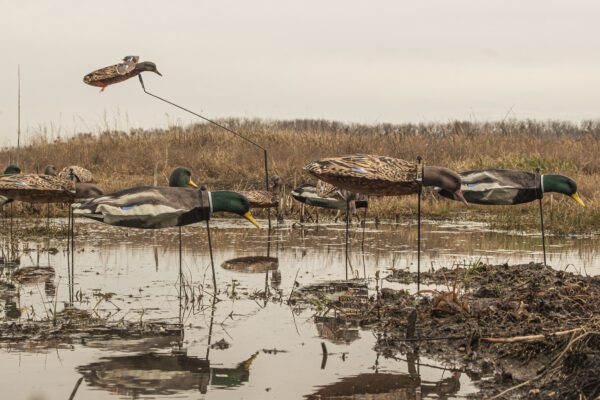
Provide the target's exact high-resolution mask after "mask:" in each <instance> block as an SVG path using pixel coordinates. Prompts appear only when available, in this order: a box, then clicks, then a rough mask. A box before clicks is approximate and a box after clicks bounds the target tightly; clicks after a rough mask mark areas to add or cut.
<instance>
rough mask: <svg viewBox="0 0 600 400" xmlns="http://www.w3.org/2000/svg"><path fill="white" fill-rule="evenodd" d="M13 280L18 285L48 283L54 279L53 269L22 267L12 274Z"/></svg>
mask: <svg viewBox="0 0 600 400" xmlns="http://www.w3.org/2000/svg"><path fill="white" fill-rule="evenodd" d="M12 277H13V279H14V280H15V281H17V282H19V283H20V284H34V283H42V282H48V281H51V280H53V279H54V268H53V267H22V268H19V269H17V270H16V271H15V272H13V275H12Z"/></svg>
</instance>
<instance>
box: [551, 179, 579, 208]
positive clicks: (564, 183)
mask: <svg viewBox="0 0 600 400" xmlns="http://www.w3.org/2000/svg"><path fill="white" fill-rule="evenodd" d="M542 185H543V188H544V193H549V192H552V193H562V194H564V195H567V196H570V197H571V198H572V199H573V200H575V201H576V202H577V203H578V204H579V205H581V206H582V207H585V204H583V201H582V200H581V198H579V195H578V194H577V182H575V181H574V180H573V179H571V178H569V177H568V176H564V175H542Z"/></svg>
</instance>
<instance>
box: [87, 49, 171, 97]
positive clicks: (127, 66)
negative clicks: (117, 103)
mask: <svg viewBox="0 0 600 400" xmlns="http://www.w3.org/2000/svg"><path fill="white" fill-rule="evenodd" d="M139 59H140V58H139V57H138V56H127V57H125V58H123V62H122V63H119V64H115V65H111V66H109V67H105V68H101V69H98V70H96V71H94V72H90V73H89V74H87V75H86V76H84V77H83V82H84V83H87V84H88V85H91V86H97V87H100V88H102V89H101V90H100V92H103V91H104V89H106V87H107V86H109V85H114V84H115V83H119V82H123V81H125V80H127V79H129V78H133V77H134V76H138V75H139V74H140V73H142V72H144V71H150V72H154V73H156V74H158V75H160V76H162V74H161V73H160V72H158V70H157V69H156V64H154V63H153V62H150V61H144V62H138V61H139Z"/></svg>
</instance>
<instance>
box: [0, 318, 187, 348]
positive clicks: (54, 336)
mask: <svg viewBox="0 0 600 400" xmlns="http://www.w3.org/2000/svg"><path fill="white" fill-rule="evenodd" d="M180 332H181V327H180V326H179V325H177V324H169V323H166V322H161V321H150V322H131V321H126V320H119V321H109V320H107V319H104V318H97V317H94V316H92V314H91V313H90V312H89V311H86V310H80V309H77V308H66V309H65V310H63V311H61V312H58V313H56V315H55V316H54V317H53V318H51V319H47V320H41V321H23V322H21V321H19V322H2V323H0V346H5V347H6V346H8V347H12V346H15V347H19V348H27V349H34V348H48V347H56V346H65V345H71V344H77V343H80V344H81V343H86V342H87V341H89V340H113V339H117V338H120V339H139V338H151V337H163V336H164V337H173V338H174V339H173V342H174V344H176V342H177V338H178V336H179V334H180Z"/></svg>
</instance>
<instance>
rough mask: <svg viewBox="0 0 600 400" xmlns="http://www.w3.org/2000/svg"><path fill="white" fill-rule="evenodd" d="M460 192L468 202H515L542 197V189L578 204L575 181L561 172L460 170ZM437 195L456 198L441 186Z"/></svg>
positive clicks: (527, 201)
mask: <svg viewBox="0 0 600 400" xmlns="http://www.w3.org/2000/svg"><path fill="white" fill-rule="evenodd" d="M459 175H460V177H461V179H462V187H461V192H462V194H463V196H464V197H465V199H466V200H467V201H468V202H469V203H474V204H484V205H514V204H523V203H529V202H532V201H534V200H538V199H541V198H542V197H543V196H544V193H550V192H552V193H562V194H564V195H567V196H570V197H571V198H572V199H573V200H575V201H576V202H577V203H578V204H579V205H581V206H582V207H584V206H585V205H584V203H583V201H582V200H581V198H580V197H579V195H578V194H577V183H576V182H575V181H574V180H573V179H571V178H569V177H568V176H564V175H554V174H552V175H545V174H544V175H540V174H536V173H533V172H527V171H518V170H511V169H484V170H475V171H465V172H460V173H459ZM439 193H440V195H442V196H444V197H447V198H449V199H452V200H457V199H456V196H455V195H454V193H452V192H450V191H448V190H443V189H442V190H440V192H439Z"/></svg>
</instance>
